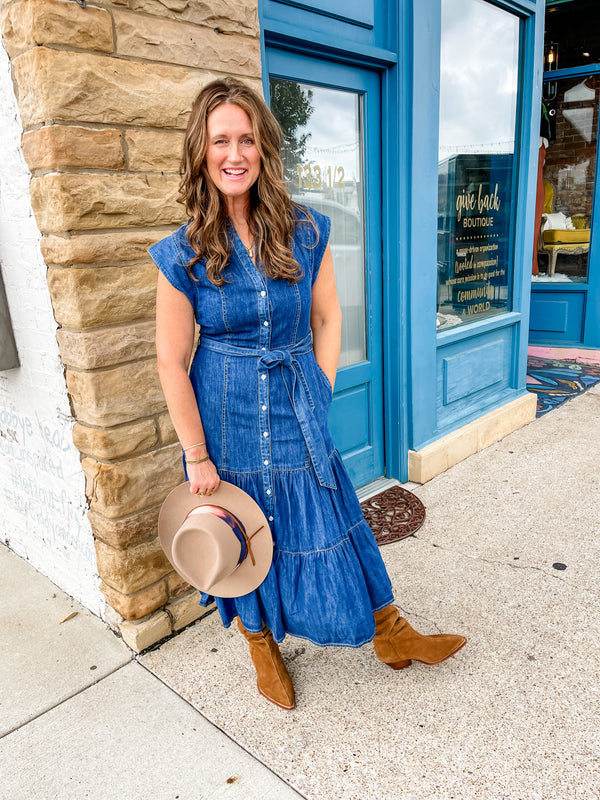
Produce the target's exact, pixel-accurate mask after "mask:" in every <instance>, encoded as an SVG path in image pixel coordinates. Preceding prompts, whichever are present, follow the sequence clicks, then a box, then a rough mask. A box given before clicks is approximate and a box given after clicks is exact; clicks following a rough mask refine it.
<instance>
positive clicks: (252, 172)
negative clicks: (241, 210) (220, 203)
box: [205, 103, 260, 209]
mask: <svg viewBox="0 0 600 800" xmlns="http://www.w3.org/2000/svg"><path fill="white" fill-rule="evenodd" d="M206 132H207V137H208V148H207V150H206V156H205V162H206V169H207V170H208V174H209V175H210V177H211V178H212V180H213V182H214V184H215V186H216V187H217V189H218V190H219V191H220V192H221V194H222V195H224V196H225V198H226V199H227V204H228V207H229V208H230V209H231V208H232V207H233V205H235V203H236V201H238V200H243V201H247V198H248V195H249V192H250V187H251V186H252V185H253V184H254V183H256V181H257V179H258V176H259V174H260V154H259V152H258V149H257V147H256V141H255V138H254V131H253V129H252V122H251V121H250V117H249V116H248V114H246V112H245V111H244V110H243V109H242V108H240V107H239V106H236V105H234V104H233V103H222V104H221V105H220V106H217V108H215V110H214V111H212V112H211V113H210V114H209V115H208V118H207V120H206Z"/></svg>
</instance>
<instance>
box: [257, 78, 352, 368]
mask: <svg viewBox="0 0 600 800" xmlns="http://www.w3.org/2000/svg"><path fill="white" fill-rule="evenodd" d="M270 94H271V110H272V111H273V113H274V115H275V117H276V118H277V120H278V122H279V123H280V125H281V127H282V130H283V134H284V150H283V162H284V168H285V175H286V179H287V183H288V186H289V189H290V191H291V194H292V197H293V199H294V200H296V201H297V202H298V203H302V204H304V205H307V206H311V207H312V208H314V209H315V210H316V211H320V212H321V213H323V214H326V215H327V216H328V217H330V218H331V238H330V245H331V252H332V255H333V264H334V269H335V279H336V284H337V290H338V296H339V300H340V305H341V307H342V349H341V353H340V360H339V366H340V367H345V366H348V365H350V364H356V363H358V362H360V361H364V360H365V359H366V357H367V346H366V314H365V309H366V301H365V246H364V198H363V186H364V181H363V161H362V119H361V97H360V95H358V94H357V93H355V92H349V91H342V90H339V89H328V88H324V87H320V86H312V85H309V84H304V83H299V82H297V81H290V80H285V79H281V78H271V79H270Z"/></svg>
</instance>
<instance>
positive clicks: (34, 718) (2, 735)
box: [0, 657, 135, 740]
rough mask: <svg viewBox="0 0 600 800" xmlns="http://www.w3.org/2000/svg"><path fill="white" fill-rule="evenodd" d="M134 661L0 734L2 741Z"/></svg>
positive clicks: (131, 659) (127, 663)
mask: <svg viewBox="0 0 600 800" xmlns="http://www.w3.org/2000/svg"><path fill="white" fill-rule="evenodd" d="M134 660H135V659H134V658H133V657H131V658H130V659H129V661H127V662H126V663H125V664H121V665H120V666H118V667H115V669H112V670H111V671H110V672H107V673H106V675H103V676H102V677H101V678H98V679H97V680H95V681H94V682H93V683H90V684H89V685H88V686H84V687H83V688H81V689H78V690H77V691H76V692H73V693H72V694H70V695H68V696H67V697H63V699H62V700H59V701H58V702H57V703H54V705H52V706H49V707H48V708H46V709H44V711H40V712H39V714H35V716H33V717H30V718H29V719H27V720H25V722H21V724H20V725H15V727H14V728H11V729H10V730H9V731H6V732H5V733H2V734H0V740H1V739H4V737H5V736H10V734H11V733H15V732H16V731H18V730H20V729H21V728H24V727H25V726H26V725H29V723H30V722H34V721H35V720H36V719H40V717H43V716H44V715H45V714H48V713H49V712H50V711H53V710H54V709H55V708H59V707H60V706H62V705H63V704H64V703H67V702H68V701H69V700H72V699H73V698H74V697H77V696H78V695H80V694H83V693H84V692H87V690H88V689H91V688H92V686H97V685H98V684H99V683H102V681H103V680H106V678H109V677H110V676H111V675H114V674H115V672H118V671H119V670H120V669H123V668H124V667H127V666H129V664H131V663H132V662H133V661H134Z"/></svg>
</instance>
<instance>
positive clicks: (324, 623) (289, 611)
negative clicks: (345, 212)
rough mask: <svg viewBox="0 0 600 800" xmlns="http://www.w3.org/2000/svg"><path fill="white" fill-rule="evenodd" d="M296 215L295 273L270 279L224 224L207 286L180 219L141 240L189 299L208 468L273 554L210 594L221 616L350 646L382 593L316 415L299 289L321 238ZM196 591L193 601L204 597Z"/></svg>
mask: <svg viewBox="0 0 600 800" xmlns="http://www.w3.org/2000/svg"><path fill="white" fill-rule="evenodd" d="M310 214H311V216H312V218H313V219H314V222H315V224H316V228H317V230H316V231H315V228H314V227H313V225H312V224H311V223H310V222H309V221H308V220H307V218H306V217H305V216H304V215H303V214H302V213H301V212H297V216H298V223H297V225H296V232H295V235H294V239H293V242H292V251H293V254H294V257H295V258H296V260H297V261H298V263H299V265H300V269H301V274H302V278H301V280H300V281H299V282H298V283H295V284H290V283H289V282H288V281H286V280H280V279H275V280H273V279H270V278H268V277H267V276H266V275H265V274H264V273H263V272H262V271H261V269H260V264H257V265H255V264H254V263H253V262H252V260H251V259H250V257H249V256H248V254H247V251H246V248H245V247H244V245H243V244H242V242H241V240H240V238H239V236H238V235H237V232H236V231H235V228H234V227H233V225H230V226H229V237H230V242H231V246H232V250H231V257H230V260H229V262H228V264H227V266H226V267H225V269H224V271H223V277H224V278H225V281H226V282H225V283H224V284H223V285H222V286H214V285H213V284H212V283H211V282H210V281H209V280H208V279H207V277H206V271H205V268H204V262H203V261H200V262H199V263H198V264H196V265H195V266H194V267H193V270H192V271H193V275H194V277H195V278H196V280H192V278H191V277H190V276H189V274H188V271H187V269H186V265H187V264H188V263H189V261H190V260H191V259H192V258H193V256H194V251H193V250H192V248H191V247H190V245H189V242H188V240H187V238H186V227H187V226H186V225H183V226H182V227H181V228H179V230H177V231H175V232H174V233H173V234H171V235H170V236H168V237H167V238H166V239H163V240H162V241H160V242H158V243H157V244H156V245H153V246H152V247H151V248H150V250H149V252H150V255H151V256H152V258H153V260H154V262H155V263H156V265H157V266H158V268H159V269H160V271H161V272H162V273H163V274H164V275H165V277H166V278H167V279H168V281H169V282H170V283H171V284H172V286H174V287H175V288H176V289H178V290H179V291H181V292H183V294H184V295H185V296H186V297H187V298H188V299H189V301H190V303H191V304H192V307H193V309H194V314H195V317H196V321H197V323H198V324H199V326H200V338H199V343H198V347H197V350H196V352H195V355H194V358H193V361H192V366H191V369H190V380H191V382H192V386H193V388H194V392H195V395H196V399H197V402H198V407H199V410H200V416H201V419H202V424H203V427H204V432H205V435H206V443H207V448H208V452H209V454H210V457H211V459H212V461H213V463H214V464H215V466H216V468H217V470H218V472H219V475H220V477H221V478H222V479H223V480H226V481H229V482H231V483H233V484H235V485H236V486H239V487H240V488H241V489H243V490H244V491H246V492H247V493H248V494H250V495H251V496H252V497H253V498H254V499H255V500H256V501H257V503H258V504H259V506H260V507H261V508H262V510H263V512H264V514H265V516H266V517H267V519H268V520H269V524H270V526H271V532H272V534H273V543H274V552H273V563H272V565H271V568H270V570H269V573H268V575H267V577H266V579H265V580H264V582H263V583H262V584H261V585H260V586H259V588H258V589H256V590H255V591H253V592H251V593H250V594H247V595H244V596H243V597H236V598H218V597H217V598H215V600H216V603H217V607H218V609H219V612H220V615H221V619H222V621H223V624H224V625H225V626H226V627H229V625H230V624H231V622H232V620H233V619H234V618H235V617H236V616H239V617H240V619H241V621H242V623H243V625H244V627H245V628H246V630H248V631H251V632H254V633H256V632H259V631H261V630H262V628H263V625H266V626H267V627H268V628H269V629H270V630H271V631H272V633H273V637H274V638H275V640H276V641H277V642H280V641H281V640H282V639H283V638H284V637H285V635H286V633H289V634H291V635H293V636H298V637H301V638H305V639H308V640H310V641H311V642H313V643H314V644H316V645H322V646H324V645H338V646H348V647H360V646H361V645H363V644H365V643H366V642H368V641H370V640H371V639H372V638H373V636H374V633H375V625H374V620H373V612H374V611H377V610H379V609H381V608H384V607H385V606H387V605H388V604H389V603H391V602H392V600H393V595H392V587H391V583H390V579H389V577H388V574H387V571H386V569H385V566H384V563H383V560H382V558H381V555H380V553H379V549H378V547H377V543H376V541H375V538H374V536H373V533H372V531H371V529H370V528H369V526H368V525H367V523H366V522H365V519H364V517H363V514H362V511H361V508H360V504H359V502H358V499H357V497H356V493H355V491H354V488H353V486H352V484H351V482H350V480H349V477H348V475H347V473H346V470H345V468H344V465H343V462H342V459H341V457H340V455H339V453H338V452H337V450H336V449H335V447H334V444H333V441H332V438H331V434H330V432H329V429H328V425H327V413H328V410H329V405H330V403H331V398H332V387H331V384H330V382H329V380H328V378H327V376H326V375H325V373H324V372H323V370H322V369H321V368H320V367H319V365H318V364H317V362H316V360H315V356H314V352H313V348H312V339H311V330H310V307H311V290H312V286H313V284H314V282H315V280H316V278H317V275H318V272H319V267H320V264H321V260H322V258H323V254H324V252H325V248H326V246H327V242H328V239H329V230H330V221H329V218H328V217H325V216H323V215H322V214H319V213H318V212H316V211H314V210H312V209H310ZM209 599H210V598H208V597H207V596H206V595H204V596H203V597H202V602H204V603H206V602H208V601H209Z"/></svg>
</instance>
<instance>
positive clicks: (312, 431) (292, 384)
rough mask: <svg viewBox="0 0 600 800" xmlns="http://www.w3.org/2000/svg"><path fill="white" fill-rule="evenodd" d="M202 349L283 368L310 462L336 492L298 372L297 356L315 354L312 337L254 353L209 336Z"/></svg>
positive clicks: (268, 367)
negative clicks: (280, 347)
mask: <svg viewBox="0 0 600 800" xmlns="http://www.w3.org/2000/svg"><path fill="white" fill-rule="evenodd" d="M200 347H203V348H206V349H207V350H214V351H215V352H217V353H223V354H224V355H228V356H239V357H241V358H255V359H256V360H257V368H258V370H260V369H261V368H262V369H273V367H275V366H277V365H279V366H280V367H281V374H282V377H283V382H284V384H285V388H286V391H287V393H288V397H289V399H290V403H291V405H292V409H293V410H294V413H295V415H296V419H297V420H298V424H299V425H300V429H301V430H302V435H303V436H304V441H305V442H306V447H307V449H308V452H309V455H310V460H311V461H312V465H313V468H314V470H315V473H316V475H317V478H318V480H319V483H320V484H321V486H324V487H326V488H327V489H336V488H337V487H336V484H335V479H334V477H333V471H332V469H331V465H330V463H329V457H328V454H327V448H326V446H325V441H324V440H323V435H322V433H321V431H320V429H319V425H318V423H317V420H316V419H315V416H314V414H313V413H312V409H311V405H310V402H309V399H308V394H307V391H306V388H305V382H304V380H303V377H302V378H301V377H300V375H299V373H298V370H299V369H300V364H299V362H298V360H297V359H296V356H299V355H304V354H306V353H310V352H311V351H312V336H311V334H310V333H309V334H308V335H307V336H305V337H304V339H302V340H301V341H299V342H297V343H296V344H291V345H288V346H287V347H285V348H282V349H277V350H254V349H252V348H250V347H237V346H236V345H233V344H228V343H227V342H221V341H219V340H217V339H212V338H210V337H209V336H206V335H205V336H201V338H200Z"/></svg>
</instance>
